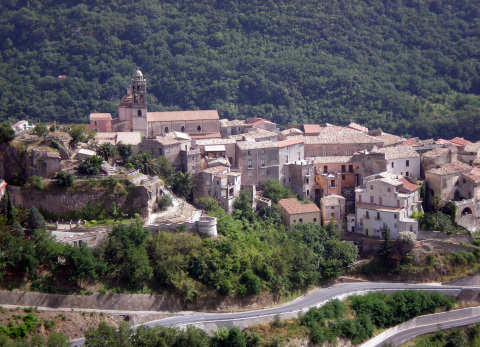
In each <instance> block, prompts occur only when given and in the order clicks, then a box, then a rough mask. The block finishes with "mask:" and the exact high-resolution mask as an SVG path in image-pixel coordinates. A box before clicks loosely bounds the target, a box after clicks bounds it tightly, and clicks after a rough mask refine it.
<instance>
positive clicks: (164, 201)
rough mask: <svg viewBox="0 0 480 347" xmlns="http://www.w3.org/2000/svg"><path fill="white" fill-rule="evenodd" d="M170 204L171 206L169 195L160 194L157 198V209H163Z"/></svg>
mask: <svg viewBox="0 0 480 347" xmlns="http://www.w3.org/2000/svg"><path fill="white" fill-rule="evenodd" d="M170 206H172V198H171V197H170V195H167V194H164V195H162V196H161V197H160V199H159V200H158V209H159V210H160V211H165V210H166V209H167V208H168V207H170Z"/></svg>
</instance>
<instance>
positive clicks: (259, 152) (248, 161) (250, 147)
mask: <svg viewBox="0 0 480 347" xmlns="http://www.w3.org/2000/svg"><path fill="white" fill-rule="evenodd" d="M235 160H236V167H238V169H239V170H240V172H241V173H242V185H256V186H258V185H260V184H262V183H263V182H265V181H266V180H267V179H274V180H277V181H278V180H279V179H280V177H279V173H280V172H279V167H280V163H279V156H278V146H277V145H276V144H275V143H273V142H271V141H263V142H255V141H240V142H237V143H236V151H235Z"/></svg>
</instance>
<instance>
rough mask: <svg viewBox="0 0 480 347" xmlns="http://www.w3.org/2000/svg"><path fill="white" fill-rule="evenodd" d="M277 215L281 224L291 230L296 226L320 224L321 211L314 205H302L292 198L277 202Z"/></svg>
mask: <svg viewBox="0 0 480 347" xmlns="http://www.w3.org/2000/svg"><path fill="white" fill-rule="evenodd" d="M278 213H279V214H280V216H281V217H282V221H283V224H285V225H286V226H288V227H289V228H291V229H293V228H294V227H295V225H296V224H302V223H315V224H319V225H320V224H321V211H320V209H319V208H318V207H317V205H315V204H302V203H301V202H300V201H298V200H297V199H294V198H290V199H282V200H280V201H279V202H278Z"/></svg>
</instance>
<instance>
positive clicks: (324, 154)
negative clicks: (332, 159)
mask: <svg viewBox="0 0 480 347" xmlns="http://www.w3.org/2000/svg"><path fill="white" fill-rule="evenodd" d="M326 156H327V150H326V149H322V157H326Z"/></svg>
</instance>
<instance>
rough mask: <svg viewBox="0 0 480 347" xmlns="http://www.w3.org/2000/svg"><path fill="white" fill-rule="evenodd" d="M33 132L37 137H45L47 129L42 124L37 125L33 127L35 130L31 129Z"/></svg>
mask: <svg viewBox="0 0 480 347" xmlns="http://www.w3.org/2000/svg"><path fill="white" fill-rule="evenodd" d="M33 131H34V132H35V134H37V135H38V136H45V135H47V134H48V133H49V131H48V128H47V127H46V126H45V124H43V123H38V124H37V125H35V128H34V129H33Z"/></svg>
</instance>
